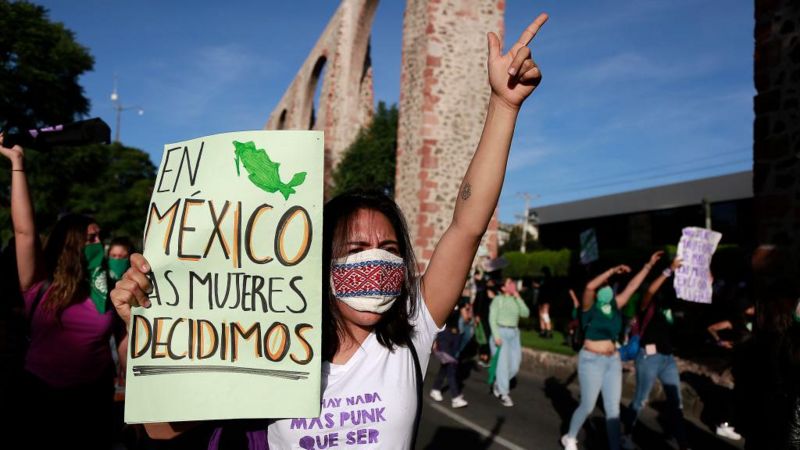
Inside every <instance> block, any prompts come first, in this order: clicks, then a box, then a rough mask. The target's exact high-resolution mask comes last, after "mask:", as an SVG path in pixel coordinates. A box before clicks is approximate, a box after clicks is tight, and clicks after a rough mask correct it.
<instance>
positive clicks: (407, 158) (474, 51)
mask: <svg viewBox="0 0 800 450" xmlns="http://www.w3.org/2000/svg"><path fill="white" fill-rule="evenodd" d="M504 9H505V4H504V1H497V0H409V1H408V2H407V4H406V11H405V17H404V21H403V62H402V69H401V70H402V72H401V81H400V83H401V87H400V122H399V126H398V151H397V177H396V188H395V199H396V200H397V203H398V204H399V205H400V207H401V209H402V210H403V212H404V214H405V216H406V219H407V220H408V224H409V229H410V232H411V239H412V242H413V244H414V247H415V250H416V252H417V255H416V256H417V258H418V261H419V263H420V266H421V268H424V267H425V266H426V265H427V262H428V261H429V259H430V257H431V255H432V253H433V247H434V245H435V244H436V242H438V240H439V238H440V237H441V236H442V234H443V233H444V231H445V230H446V228H447V226H448V225H449V224H450V221H451V219H452V216H453V207H454V206H455V199H456V195H457V194H458V189H459V186H460V184H461V179H462V177H463V175H464V173H465V172H466V169H467V165H468V164H469V161H470V159H471V158H472V155H473V153H474V151H475V148H476V146H477V144H478V140H479V139H480V134H481V131H482V128H483V121H484V117H485V114H486V106H487V103H488V99H489V85H488V82H487V78H486V52H487V46H486V32H487V31H494V32H496V33H500V34H501V35H502V31H503V11H504ZM496 230H497V221H496V219H493V220H492V223H491V224H490V232H489V233H487V237H485V238H484V240H485V241H486V242H485V245H486V246H487V248H488V249H489V251H490V252H491V251H494V254H495V255H496V251H497V241H496Z"/></svg>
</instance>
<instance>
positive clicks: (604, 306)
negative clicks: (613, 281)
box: [597, 286, 614, 317]
mask: <svg viewBox="0 0 800 450" xmlns="http://www.w3.org/2000/svg"><path fill="white" fill-rule="evenodd" d="M612 300H614V290H613V289H611V286H605V287H602V288H600V289H599V290H598V291H597V306H598V307H599V308H600V312H601V313H603V315H604V316H606V317H611V315H612V314H613V313H614V310H613V308H612V307H611V301H612Z"/></svg>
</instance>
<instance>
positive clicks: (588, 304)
mask: <svg viewBox="0 0 800 450" xmlns="http://www.w3.org/2000/svg"><path fill="white" fill-rule="evenodd" d="M630 271H631V268H630V267H628V266H626V265H624V264H621V265H619V266H615V267H612V268H610V269H608V270H606V271H605V272H603V273H601V274H600V275H598V276H596V277H594V278H593V279H592V280H591V281H589V282H588V283H586V289H584V290H583V310H584V311H588V310H589V309H591V308H592V305H594V298H595V296H596V295H597V290H598V289H600V287H601V286H602V285H604V284H606V282H607V281H608V279H609V278H611V276H612V275H616V274H619V273H628V272H630Z"/></svg>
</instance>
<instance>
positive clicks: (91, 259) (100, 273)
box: [83, 242, 108, 314]
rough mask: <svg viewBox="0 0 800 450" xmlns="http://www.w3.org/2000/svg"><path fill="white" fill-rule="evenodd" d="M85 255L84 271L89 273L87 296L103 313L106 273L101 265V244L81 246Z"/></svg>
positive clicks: (106, 289)
mask: <svg viewBox="0 0 800 450" xmlns="http://www.w3.org/2000/svg"><path fill="white" fill-rule="evenodd" d="M83 255H84V256H85V257H86V271H87V272H88V273H89V280H88V281H89V297H91V298H92V302H94V306H95V307H96V308H97V312H99V313H100V314H105V312H106V310H108V279H107V277H108V273H107V272H106V269H105V267H103V244H101V243H99V242H98V243H95V244H89V245H87V246H86V247H84V248H83Z"/></svg>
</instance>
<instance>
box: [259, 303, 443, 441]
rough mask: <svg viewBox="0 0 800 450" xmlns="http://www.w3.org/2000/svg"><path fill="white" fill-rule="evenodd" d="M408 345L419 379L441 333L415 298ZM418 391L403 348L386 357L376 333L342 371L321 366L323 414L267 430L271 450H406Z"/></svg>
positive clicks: (280, 422) (276, 424)
mask: <svg viewBox="0 0 800 450" xmlns="http://www.w3.org/2000/svg"><path fill="white" fill-rule="evenodd" d="M418 302H419V304H418V307H417V310H416V313H415V314H414V316H413V317H412V318H411V320H410V321H411V323H412V324H413V325H414V327H415V333H414V335H413V336H412V339H411V341H412V342H413V343H414V348H415V349H416V350H417V355H418V356H419V363H420V365H421V367H422V376H423V377H424V376H425V371H426V368H427V366H428V360H429V359H430V356H431V346H432V345H433V341H434V339H435V338H436V334H437V333H438V332H439V331H440V329H439V328H438V327H437V326H436V323H435V322H434V321H433V318H432V317H431V313H430V312H429V311H428V307H427V306H426V305H425V301H424V299H423V298H422V296H421V295H420V296H419V297H418ZM416 411H417V387H416V376H415V374H414V359H413V356H412V355H411V350H409V349H408V348H407V347H395V349H394V351H393V352H390V351H389V350H388V349H387V348H386V347H384V346H382V345H381V344H380V343H379V342H378V339H377V338H376V337H375V333H372V334H370V335H369V336H368V337H367V339H365V340H364V342H363V343H362V345H361V348H360V349H358V350H357V351H356V353H354V354H353V356H352V357H350V360H349V361H347V363H345V364H342V365H337V364H331V363H329V362H323V363H322V412H321V413H320V416H319V417H318V418H316V419H282V420H278V421H275V422H273V423H271V424H270V425H269V428H268V431H267V434H268V438H269V447H270V448H271V449H281V450H283V449H304V450H317V449H336V450H339V449H376V448H379V449H402V450H406V449H408V448H409V447H411V439H412V428H413V426H414V416H415V415H416Z"/></svg>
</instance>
